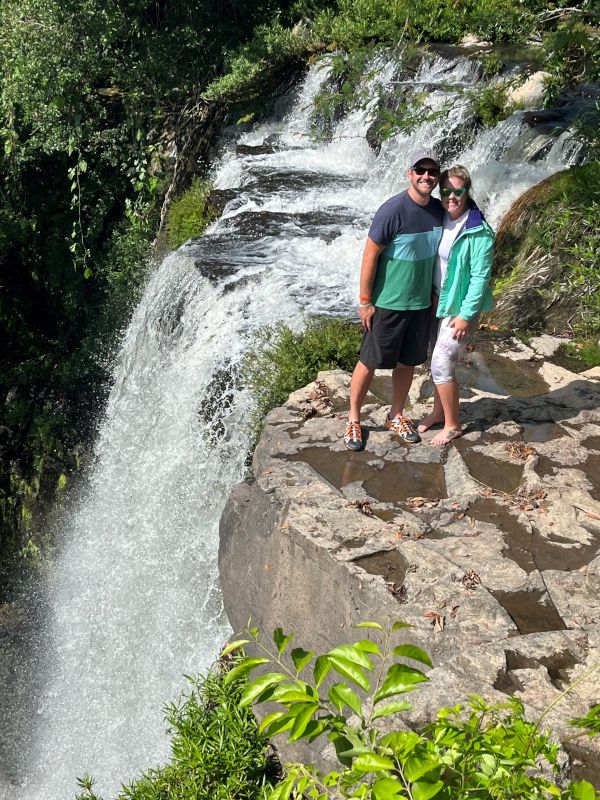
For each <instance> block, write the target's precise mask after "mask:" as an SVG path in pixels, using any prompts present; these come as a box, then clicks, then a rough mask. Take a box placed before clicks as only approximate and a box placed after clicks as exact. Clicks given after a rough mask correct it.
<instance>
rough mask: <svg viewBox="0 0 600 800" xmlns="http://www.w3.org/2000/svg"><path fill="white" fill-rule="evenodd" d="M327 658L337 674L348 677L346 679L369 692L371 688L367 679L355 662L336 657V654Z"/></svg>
mask: <svg viewBox="0 0 600 800" xmlns="http://www.w3.org/2000/svg"><path fill="white" fill-rule="evenodd" d="M328 658H329V663H330V664H331V666H332V667H333V669H334V670H335V671H336V672H337V673H338V674H339V675H341V676H342V678H348V680H350V681H352V682H353V683H356V684H357V685H358V686H360V687H361V689H364V690H365V692H369V691H370V690H371V685H370V683H369V679H368V678H367V676H366V675H365V673H364V672H363V670H362V669H361V668H360V667H359V666H358V665H357V664H355V663H353V662H352V661H348V660H347V659H345V658H338V657H336V656H334V657H331V656H328Z"/></svg>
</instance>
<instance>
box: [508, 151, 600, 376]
mask: <svg viewBox="0 0 600 800" xmlns="http://www.w3.org/2000/svg"><path fill="white" fill-rule="evenodd" d="M599 185H600V162H597V161H596V162H591V163H589V164H585V165H584V166H581V167H572V168H571V169H569V170H565V171H564V172H561V173H559V174H557V175H555V176H553V177H552V178H549V179H546V180H545V181H543V182H542V183H540V184H539V186H538V187H534V189H532V190H530V193H529V195H527V204H526V206H525V205H523V204H522V205H521V207H520V208H518V209H517V210H515V211H511V212H510V213H509V215H508V216H507V218H506V220H505V221H504V223H503V226H502V228H501V230H500V231H499V235H498V237H497V242H496V243H497V253H496V259H497V260H496V270H497V280H496V285H495V288H494V294H495V295H496V296H501V295H502V294H503V292H504V291H505V290H506V289H509V288H510V287H511V286H513V285H514V284H515V283H516V282H518V281H520V280H521V279H522V278H523V277H524V276H526V275H527V274H528V269H529V267H528V265H530V264H531V263H534V264H535V263H537V262H539V259H540V258H543V259H544V261H545V269H546V270H551V272H550V275H551V276H552V281H551V282H548V283H544V284H543V285H540V286H539V287H537V288H538V292H540V293H541V295H540V296H542V299H543V302H544V304H545V305H547V306H548V307H549V308H551V309H552V313H553V315H554V316H553V325H554V329H555V330H557V331H559V332H564V333H567V332H569V333H571V334H573V333H574V334H575V335H576V336H577V337H579V338H580V339H581V341H582V343H584V347H585V354H586V359H589V361H590V362H591V363H594V362H595V361H596V358H597V354H596V346H595V345H594V342H597V341H598V335H599V332H600V280H599V279H600V234H599V233H598V225H597V220H598V214H599V213H600V190H599V189H598V186H599ZM511 216H512V218H511ZM563 320H564V322H563ZM567 321H568V322H567ZM539 322H540V324H543V322H544V320H543V319H541V320H540V321H539ZM527 324H530V325H531V320H530V319H529V320H527ZM561 326H563V327H562V328H561ZM581 349H582V348H580V350H581Z"/></svg>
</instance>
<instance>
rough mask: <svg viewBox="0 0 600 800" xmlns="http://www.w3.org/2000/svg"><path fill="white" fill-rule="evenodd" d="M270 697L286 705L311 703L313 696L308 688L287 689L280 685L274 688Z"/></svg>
mask: <svg viewBox="0 0 600 800" xmlns="http://www.w3.org/2000/svg"><path fill="white" fill-rule="evenodd" d="M271 699H272V700H276V701H277V702H278V703H281V704H282V705H286V706H288V705H290V704H291V703H311V702H313V701H314V699H315V697H314V694H313V692H312V691H310V690H308V691H306V692H303V691H301V690H300V689H288V687H287V686H282V687H281V688H280V689H276V690H275V692H274V693H273V697H272V698H271Z"/></svg>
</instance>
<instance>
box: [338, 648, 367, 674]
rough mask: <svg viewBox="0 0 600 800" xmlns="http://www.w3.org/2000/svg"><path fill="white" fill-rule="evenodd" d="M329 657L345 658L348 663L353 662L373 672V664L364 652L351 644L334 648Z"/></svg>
mask: <svg viewBox="0 0 600 800" xmlns="http://www.w3.org/2000/svg"><path fill="white" fill-rule="evenodd" d="M327 655H328V656H329V658H332V657H334V658H343V659H345V660H346V661H351V662H352V663H353V664H358V665H359V666H360V667H364V668H365V669H368V670H371V671H372V670H373V662H372V661H371V659H370V658H369V656H368V655H366V654H365V653H364V652H363V651H362V650H360V649H359V648H358V647H355V646H354V645H351V644H342V645H340V646H339V647H334V648H333V650H330V651H329V652H328V653H327Z"/></svg>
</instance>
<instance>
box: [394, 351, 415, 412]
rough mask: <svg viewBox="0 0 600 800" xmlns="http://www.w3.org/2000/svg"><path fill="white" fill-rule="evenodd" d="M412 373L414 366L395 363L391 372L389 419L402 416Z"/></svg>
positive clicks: (413, 372)
mask: <svg viewBox="0 0 600 800" xmlns="http://www.w3.org/2000/svg"><path fill="white" fill-rule="evenodd" d="M414 374H415V368H414V367H407V366H406V365H405V364H397V365H396V367H395V369H394V371H393V372H392V407H391V408H390V419H395V418H396V417H403V416H404V406H405V404H406V398H407V397H408V392H409V391H410V385H411V383H412V380H413V376H414Z"/></svg>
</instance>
